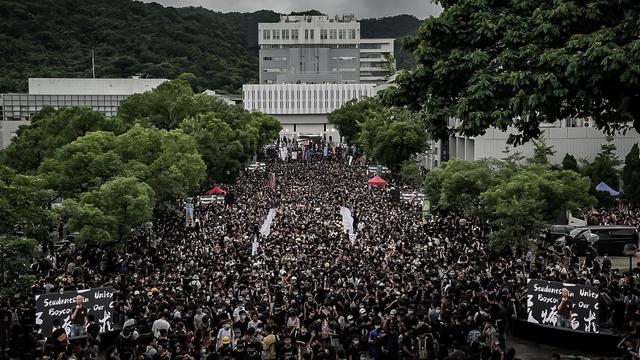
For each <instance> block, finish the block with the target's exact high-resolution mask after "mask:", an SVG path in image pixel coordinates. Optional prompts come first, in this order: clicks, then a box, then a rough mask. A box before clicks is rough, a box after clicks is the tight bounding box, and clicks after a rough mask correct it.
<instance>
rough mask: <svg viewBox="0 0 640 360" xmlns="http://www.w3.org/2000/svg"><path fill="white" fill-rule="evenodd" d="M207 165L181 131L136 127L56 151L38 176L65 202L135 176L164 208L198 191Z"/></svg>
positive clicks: (92, 136) (94, 135) (93, 135)
mask: <svg viewBox="0 0 640 360" xmlns="http://www.w3.org/2000/svg"><path fill="white" fill-rule="evenodd" d="M205 171H206V166H205V163H204V161H203V160H202V158H201V156H200V153H199V152H198V149H197V146H196V142H195V140H194V139H193V138H191V137H190V136H187V135H186V134H184V133H183V132H182V130H179V129H177V130H172V131H166V130H160V129H156V128H143V127H141V126H138V125H136V126H134V127H133V128H131V129H130V130H129V131H127V132H126V133H124V134H122V135H120V136H115V135H114V134H113V133H110V132H104V131H96V132H92V133H89V134H87V135H85V136H83V137H80V138H78V139H77V140H76V141H74V142H72V143H71V144H68V145H65V146H63V147H61V148H60V149H58V150H57V151H56V152H55V155H54V156H53V157H52V158H51V159H48V160H47V161H45V162H44V163H43V164H42V167H41V169H40V173H41V174H42V175H43V176H44V177H45V178H46V179H47V180H48V181H49V186H50V187H51V188H53V189H55V190H56V191H57V192H58V194H60V195H63V196H65V197H70V198H77V197H81V194H83V193H86V192H89V191H94V190H95V189H97V188H98V187H101V186H102V185H103V184H105V183H106V182H108V181H110V180H111V179H112V178H113V177H115V176H125V177H133V178H136V179H138V180H140V181H143V182H145V183H147V184H148V185H150V186H151V187H152V188H153V190H154V197H157V201H158V205H159V207H160V208H166V207H171V205H172V204H173V203H175V200H176V199H177V198H181V197H185V196H188V195H190V194H191V192H193V191H194V190H197V189H198V188H199V186H200V184H201V182H202V181H203V180H204V176H205Z"/></svg>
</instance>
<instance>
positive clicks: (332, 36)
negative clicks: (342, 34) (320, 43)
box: [329, 29, 337, 40]
mask: <svg viewBox="0 0 640 360" xmlns="http://www.w3.org/2000/svg"><path fill="white" fill-rule="evenodd" d="M336 33H337V30H336V29H331V30H329V38H330V39H331V40H335V39H336Z"/></svg>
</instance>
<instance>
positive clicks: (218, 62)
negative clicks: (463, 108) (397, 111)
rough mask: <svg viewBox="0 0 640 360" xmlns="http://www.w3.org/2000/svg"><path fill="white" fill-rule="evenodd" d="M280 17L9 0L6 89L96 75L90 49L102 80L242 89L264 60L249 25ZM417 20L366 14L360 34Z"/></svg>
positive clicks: (4, 35) (406, 28)
mask: <svg viewBox="0 0 640 360" xmlns="http://www.w3.org/2000/svg"><path fill="white" fill-rule="evenodd" d="M278 18H279V15H278V14H277V13H275V12H272V11H266V10H263V11H258V12H254V13H245V14H242V13H219V12H215V11H210V10H207V9H204V8H165V7H162V6H161V5H158V4H155V3H151V4H147V3H142V2H137V1H131V0H91V1H82V0H38V1H24V0H3V1H0V19H2V21H0V69H1V71H0V93H1V92H24V91H26V90H27V79H28V78H29V77H91V50H92V49H94V51H95V60H96V76H97V77H129V76H131V75H134V74H142V75H143V76H147V77H157V78H175V77H176V76H177V75H179V74H181V73H184V72H190V73H193V74H195V75H196V80H195V82H194V83H193V84H192V85H194V86H195V87H196V90H202V89H216V90H221V91H223V92H228V93H237V92H239V91H240V89H241V87H242V84H243V83H250V82H255V81H257V77H258V73H257V71H258V59H257V58H256V57H255V56H251V55H249V54H248V53H247V32H248V30H249V23H250V22H251V21H253V19H255V20H257V21H261V22H273V21H277V20H278ZM419 24H420V21H419V20H418V19H416V18H415V17H412V16H407V15H403V16H396V17H390V18H381V19H366V20H362V29H363V30H362V35H363V37H369V38H371V37H401V36H404V35H412V34H414V33H415V31H416V29H417V27H418V26H419ZM400 58H404V57H403V56H402V55H401V54H399V60H398V65H399V66H402V65H403V64H404V60H402V61H401V59H400ZM405 66H406V64H405Z"/></svg>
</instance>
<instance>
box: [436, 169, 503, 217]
mask: <svg viewBox="0 0 640 360" xmlns="http://www.w3.org/2000/svg"><path fill="white" fill-rule="evenodd" d="M496 170H497V169H496V168H494V167H491V166H489V163H488V162H484V161H463V160H449V161H447V162H444V163H442V165H441V166H439V167H437V168H435V169H432V170H431V171H430V172H429V174H427V177H426V180H425V185H424V192H425V195H426V196H427V197H428V198H429V200H430V201H431V206H433V207H434V208H436V209H439V210H442V211H453V212H455V213H459V214H464V215H465V216H474V215H478V209H479V208H480V194H482V193H483V192H484V191H486V190H488V189H489V188H491V187H492V186H494V185H496V184H497V183H498V181H500V177H499V173H498V171H496Z"/></svg>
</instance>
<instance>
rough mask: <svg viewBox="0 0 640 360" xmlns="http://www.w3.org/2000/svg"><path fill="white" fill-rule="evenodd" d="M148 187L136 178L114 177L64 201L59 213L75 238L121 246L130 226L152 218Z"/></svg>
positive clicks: (139, 224) (105, 244)
mask: <svg viewBox="0 0 640 360" xmlns="http://www.w3.org/2000/svg"><path fill="white" fill-rule="evenodd" d="M154 195H155V194H154V192H153V189H151V187H150V186H149V185H147V184H145V183H143V182H141V181H139V180H138V179H136V178H131V177H115V178H113V179H111V180H109V181H107V182H106V183H104V184H103V185H102V186H100V187H99V188H98V189H96V190H93V191H90V192H88V193H86V194H84V195H83V196H82V197H81V200H80V201H76V200H65V201H64V202H63V204H62V210H61V211H62V213H63V214H64V216H65V217H66V218H68V219H69V228H70V229H71V230H72V231H78V241H80V242H84V243H89V244H93V245H98V246H109V247H123V246H124V245H125V244H126V240H127V237H128V236H129V233H130V231H131V229H133V228H135V227H137V226H141V225H142V224H144V223H146V222H148V221H149V220H151V217H152V215H153V207H154V201H155V198H154Z"/></svg>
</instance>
